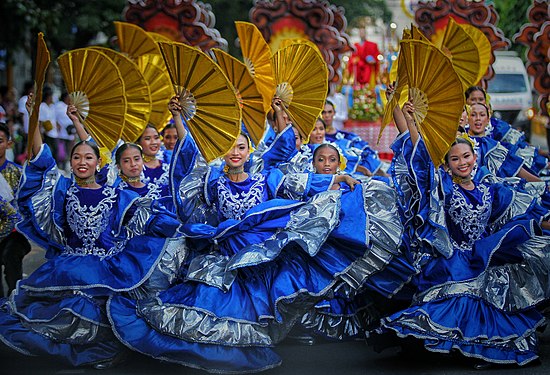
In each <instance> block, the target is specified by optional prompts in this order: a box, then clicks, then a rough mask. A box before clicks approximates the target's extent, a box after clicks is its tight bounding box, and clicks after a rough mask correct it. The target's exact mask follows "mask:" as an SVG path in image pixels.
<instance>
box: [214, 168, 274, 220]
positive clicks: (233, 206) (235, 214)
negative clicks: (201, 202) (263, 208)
mask: <svg viewBox="0 0 550 375" xmlns="http://www.w3.org/2000/svg"><path fill="white" fill-rule="evenodd" d="M250 180H251V181H252V185H251V186H250V188H249V189H247V191H241V192H237V193H233V192H231V190H230V189H229V187H228V186H227V182H230V181H229V180H228V179H227V177H225V176H221V177H220V178H219V179H218V207H219V212H220V214H221V215H222V216H223V218H225V219H237V220H240V219H241V218H242V217H243V216H244V214H245V212H246V211H248V210H249V209H251V208H252V207H255V206H257V205H258V204H260V203H262V202H263V201H264V191H265V189H266V181H265V176H264V175H262V174H253V175H250Z"/></svg>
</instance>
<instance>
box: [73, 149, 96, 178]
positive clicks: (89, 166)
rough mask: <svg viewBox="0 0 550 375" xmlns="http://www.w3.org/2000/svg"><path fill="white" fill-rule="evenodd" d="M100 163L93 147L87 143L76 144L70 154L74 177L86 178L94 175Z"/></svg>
mask: <svg viewBox="0 0 550 375" xmlns="http://www.w3.org/2000/svg"><path fill="white" fill-rule="evenodd" d="M99 163H100V159H99V158H98V157H97V155H96V153H95V151H94V149H93V148H92V147H91V146H90V145H87V144H81V145H78V146H76V148H75V149H74V151H73V153H72V155H71V169H72V170H73V173H74V175H75V176H76V177H78V178H82V179H86V178H89V177H91V176H93V175H95V172H96V168H97V166H98V165H99Z"/></svg>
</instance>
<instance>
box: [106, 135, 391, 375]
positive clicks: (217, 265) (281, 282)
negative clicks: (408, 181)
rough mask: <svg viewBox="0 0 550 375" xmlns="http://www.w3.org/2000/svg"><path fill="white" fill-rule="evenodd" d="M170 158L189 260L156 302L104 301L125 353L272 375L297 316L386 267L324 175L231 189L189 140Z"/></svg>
mask: <svg viewBox="0 0 550 375" xmlns="http://www.w3.org/2000/svg"><path fill="white" fill-rule="evenodd" d="M174 158H176V159H175V160H177V162H176V163H175V164H174V165H173V166H172V176H173V177H172V182H173V186H172V189H173V192H174V194H173V196H174V197H175V199H176V200H177V206H178V214H179V215H180V219H181V220H182V221H183V222H185V223H187V224H185V225H183V226H182V227H181V229H180V230H181V231H182V232H183V233H184V234H185V236H186V237H187V240H188V246H189V248H191V249H192V250H191V251H192V256H190V257H189V261H188V262H186V264H185V266H184V269H183V270H182V280H181V282H180V283H178V284H176V285H174V286H172V287H171V288H170V289H168V290H166V291H163V292H160V293H158V294H157V296H156V297H154V298H150V299H144V300H140V301H136V300H133V299H131V298H126V297H124V296H120V295H119V296H113V297H112V298H111V299H110V301H109V314H110V317H111V320H112V322H113V325H114V328H115V332H116V334H117V336H118V337H119V339H120V340H121V341H123V342H124V343H125V344H126V345H127V346H129V347H130V348H131V349H133V350H136V351H138V352H141V353H144V354H147V355H150V356H152V357H154V358H158V359H162V360H167V361H172V362H177V363H180V364H184V365H187V366H191V367H196V368H201V369H205V370H207V371H212V372H226V373H234V372H249V371H260V370H265V369H269V368H272V367H274V366H277V365H279V364H280V358H279V356H278V355H277V354H276V353H275V352H274V350H273V346H274V345H275V344H276V343H278V342H279V341H281V340H282V339H284V338H285V336H286V335H287V333H288V332H289V330H290V329H291V328H292V326H293V325H294V324H295V323H296V321H297V320H299V319H301V317H302V316H303V315H304V313H305V312H307V311H309V310H310V309H312V308H313V307H314V306H315V304H316V303H318V302H320V301H322V300H325V299H327V298H330V297H331V296H332V295H333V293H334V292H335V291H339V290H342V291H345V290H348V291H349V290H352V289H354V288H356V287H357V286H358V285H363V284H364V283H365V280H366V279H368V278H369V276H370V275H372V274H376V273H377V272H378V271H379V270H380V268H383V267H384V266H385V265H386V261H388V260H389V259H391V258H392V254H391V252H390V253H388V254H385V253H384V254H382V255H383V256H381V254H380V253H382V250H377V251H374V250H371V247H370V245H371V242H370V240H371V233H370V232H369V231H368V230H367V229H368V228H367V227H363V228H362V229H364V230H357V225H358V222H357V220H360V219H361V218H362V220H363V221H361V222H360V223H361V225H365V223H366V220H367V218H366V214H365V213H364V211H361V210H357V209H355V210H351V211H350V212H357V211H359V213H358V214H357V215H355V216H354V215H352V214H351V213H344V212H343V211H342V210H341V205H342V201H341V197H342V192H341V191H338V190H336V191H327V189H328V188H329V187H330V186H332V181H333V178H334V176H327V175H309V174H297V175H292V176H286V177H283V175H282V173H281V172H280V171H279V170H278V169H274V170H272V171H271V172H264V173H260V174H250V175H249V178H248V179H247V180H245V181H243V182H239V183H233V182H231V181H230V180H228V179H227V178H226V177H225V176H224V175H223V173H222V172H221V170H219V169H218V168H209V167H208V166H206V165H205V164H204V163H203V161H201V160H200V156H199V154H198V152H197V149H196V146H195V145H194V142H193V140H192V139H191V137H190V136H187V137H186V138H185V140H184V141H182V142H180V143H179V144H178V145H177V146H176V150H175V153H174ZM205 174H206V176H205ZM201 181H202V183H201ZM204 181H206V182H204ZM355 191H356V194H355V196H354V198H353V199H355V202H354V203H352V202H351V201H350V203H349V204H359V203H360V204H361V205H363V200H364V192H363V190H362V187H360V186H359V187H358V188H357V189H356V190H355ZM176 193H177V194H176ZM280 196H285V197H291V198H294V199H291V200H289V199H280V198H278V197H280ZM346 204H347V203H346ZM389 224H390V225H396V223H395V221H394V222H392V223H389ZM397 226H399V225H398V224H397ZM351 228H353V229H354V230H353V235H349V233H350V232H352V230H351ZM393 234H394V236H393V237H391V238H390V239H391V240H392V241H397V242H398V241H399V231H398V230H397V231H396V232H395V233H393ZM338 241H342V242H343V243H342V244H341V245H340V246H336V243H337V242H338ZM387 245H389V244H387Z"/></svg>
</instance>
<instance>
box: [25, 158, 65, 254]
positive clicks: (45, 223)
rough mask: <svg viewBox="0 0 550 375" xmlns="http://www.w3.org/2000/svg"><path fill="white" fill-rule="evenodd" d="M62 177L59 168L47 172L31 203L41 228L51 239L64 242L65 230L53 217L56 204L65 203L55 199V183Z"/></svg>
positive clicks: (60, 242)
mask: <svg viewBox="0 0 550 375" xmlns="http://www.w3.org/2000/svg"><path fill="white" fill-rule="evenodd" d="M60 178H61V175H60V174H59V171H58V170H57V168H53V169H51V170H49V171H48V172H46V173H45V174H44V180H43V182H42V189H40V190H39V191H38V192H37V193H36V194H34V195H33V196H32V198H31V203H32V208H33V210H34V219H35V221H36V223H37V224H38V226H39V227H40V229H41V230H42V231H43V232H44V233H46V234H47V235H48V236H49V237H50V239H51V241H53V242H56V243H59V244H64V243H65V240H64V237H63V231H62V229H61V228H59V227H58V226H57V225H56V224H55V221H54V219H53V216H54V215H53V211H54V205H55V204H63V202H55V201H54V199H53V194H54V190H55V185H56V184H57V182H58V181H59V179H60Z"/></svg>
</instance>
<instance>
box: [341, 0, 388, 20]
mask: <svg viewBox="0 0 550 375" xmlns="http://www.w3.org/2000/svg"><path fill="white" fill-rule="evenodd" d="M330 3H331V4H334V5H339V6H343V7H344V9H345V10H346V12H345V13H344V14H345V16H346V19H347V20H348V25H350V26H359V25H360V24H361V23H362V21H363V19H364V18H365V17H371V18H373V19H377V18H381V19H382V20H383V21H384V22H385V23H389V22H390V21H391V19H392V13H391V11H390V9H389V8H388V6H387V4H386V0H369V1H357V0H331V1H330Z"/></svg>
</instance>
